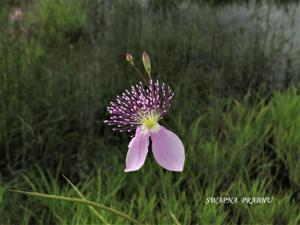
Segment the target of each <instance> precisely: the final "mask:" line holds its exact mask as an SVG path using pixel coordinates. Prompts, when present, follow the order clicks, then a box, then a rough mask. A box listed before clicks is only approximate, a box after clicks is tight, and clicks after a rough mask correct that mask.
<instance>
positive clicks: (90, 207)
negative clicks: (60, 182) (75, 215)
mask: <svg viewBox="0 0 300 225" xmlns="http://www.w3.org/2000/svg"><path fill="white" fill-rule="evenodd" d="M63 177H64V178H65V179H66V181H67V182H68V183H69V184H70V185H71V187H72V188H73V189H74V190H75V192H76V193H77V194H78V196H79V197H80V198H81V199H82V200H87V199H86V198H85V197H84V195H83V194H82V193H81V192H80V191H79V189H78V188H77V187H76V186H75V185H74V184H73V183H72V182H71V181H70V180H69V179H68V178H66V177H65V176H64V175H63ZM88 207H89V209H90V210H91V211H92V212H93V213H94V214H95V216H96V217H97V218H98V219H99V220H101V221H102V222H103V224H105V225H110V223H108V222H107V221H106V220H105V219H104V218H103V217H102V216H101V215H100V213H99V212H98V211H97V210H96V209H95V208H94V207H92V206H90V205H88Z"/></svg>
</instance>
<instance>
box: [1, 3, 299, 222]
mask: <svg viewBox="0 0 300 225" xmlns="http://www.w3.org/2000/svg"><path fill="white" fill-rule="evenodd" d="M299 44H300V6H299V4H298V1H291V0H289V1H287V0H269V1H267V0H266V1H251V0H248V1H239V0H222V1H221V0H165V1H160V0H140V1H139V0H127V1H123V0H114V1H108V0H35V1H33V0H23V1H21V0H20V1H17V0H1V2H0V54H1V57H0V58H1V60H0V224H130V223H129V222H127V221H125V220H123V219H122V218H118V217H116V216H115V215H112V214H109V213H108V212H102V211H100V214H101V217H100V219H99V218H98V217H97V216H95V215H94V214H93V212H91V211H90V209H89V208H87V207H86V206H83V205H75V204H72V203H66V202H59V201H50V200H48V201H45V200H40V199H35V198H32V197H31V198H29V197H26V196H21V195H19V194H16V193H12V192H10V191H9V190H10V189H12V188H14V189H20V190H27V191H37V192H42V193H48V194H57V195H64V196H72V197H76V196H77V195H76V192H75V191H74V190H73V189H72V188H71V187H70V186H69V185H68V183H67V182H66V181H65V180H64V179H63V177H62V175H65V176H66V177H68V178H69V179H70V180H71V181H72V182H73V183H74V184H76V185H77V187H78V188H79V189H80V190H81V191H82V192H83V194H84V195H85V197H86V198H87V199H89V200H92V201H96V202H99V203H102V204H105V205H107V206H110V207H113V208H116V209H119V210H121V211H123V212H125V213H127V214H129V215H131V216H132V217H134V218H137V219H139V220H140V221H142V222H143V223H145V224H176V223H175V222H174V221H175V220H174V218H173V217H172V216H170V213H169V212H172V215H174V216H175V218H177V220H178V221H179V222H180V223H181V224H255V223H256V224H295V225H296V224H299V223H300V214H299V212H300V206H299V200H300V192H299V191H300V174H299V171H300V164H299V160H300V147H299V146H300V96H299V89H298V88H299V80H300V61H299V59H300V58H299V50H300V48H299ZM144 50H145V51H147V52H148V54H149V55H150V57H151V62H152V68H153V77H154V78H155V79H159V80H161V81H164V82H166V83H167V84H169V85H170V87H171V88H172V89H173V91H174V92H175V96H174V98H173V101H172V105H171V108H170V110H169V113H168V115H167V116H166V117H165V118H164V120H163V121H162V124H164V125H165V126H167V127H169V128H170V129H171V130H173V131H174V132H176V133H177V134H178V135H179V137H180V138H181V139H182V140H183V142H184V145H185V148H186V165H185V169H184V171H183V172H182V173H171V172H167V171H164V170H163V169H161V168H160V167H159V166H158V165H157V164H156V163H155V161H154V160H153V157H152V155H151V154H149V155H150V157H148V159H147V161H146V163H145V165H144V167H143V168H142V169H141V170H140V171H138V172H135V173H129V174H127V173H126V174H125V173H124V172H123V170H124V166H125V157H126V152H127V146H128V143H129V141H130V139H131V137H130V134H120V133H117V132H113V131H112V129H111V128H110V127H106V126H105V125H104V124H103V121H104V120H105V119H107V118H108V114H107V112H106V106H108V103H109V102H110V101H113V100H114V98H115V96H116V95H117V94H120V93H121V92H122V91H123V90H125V89H127V88H128V87H130V85H133V84H136V83H137V82H139V77H138V76H137V74H136V72H135V71H134V69H133V68H132V67H130V66H129V65H128V63H127V62H126V60H125V54H126V52H130V53H131V54H132V55H133V57H134V59H135V62H136V64H137V65H138V66H139V67H140V68H142V64H141V54H142V52H143V51H144ZM161 174H162V175H163V176H161ZM158 181H159V182H158ZM162 188H165V189H166V192H167V197H166V196H163V195H162ZM213 196H215V197H218V196H219V197H221V196H223V197H226V196H231V197H235V196H237V197H267V196H269V197H273V202H272V203H271V204H253V205H250V204H241V203H238V204H234V205H231V204H205V201H206V198H207V197H213Z"/></svg>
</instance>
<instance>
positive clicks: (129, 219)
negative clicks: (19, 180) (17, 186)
mask: <svg viewBox="0 0 300 225" xmlns="http://www.w3.org/2000/svg"><path fill="white" fill-rule="evenodd" d="M10 191H12V192H16V193H20V194H24V195H29V196H34V197H39V198H44V199H52V200H61V201H66V202H73V203H78V204H85V205H90V206H92V207H95V208H98V209H102V210H106V211H108V212H110V213H113V214H115V215H117V216H119V217H122V218H124V219H126V220H128V221H130V222H132V223H134V224H142V223H141V222H139V221H138V220H136V219H134V218H132V217H130V216H128V215H127V214H125V213H123V212H120V211H118V210H116V209H114V208H111V207H107V206H105V205H102V204H98V203H95V202H92V201H87V200H82V199H80V198H70V197H64V196H58V195H48V194H41V193H38V192H28V191H19V190H10Z"/></svg>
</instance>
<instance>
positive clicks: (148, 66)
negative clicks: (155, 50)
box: [142, 52, 151, 76]
mask: <svg viewBox="0 0 300 225" xmlns="http://www.w3.org/2000/svg"><path fill="white" fill-rule="evenodd" d="M142 60H143V64H144V67H145V70H146V72H147V73H148V75H149V76H150V74H151V62H150V57H149V55H148V54H147V53H146V52H143V56H142Z"/></svg>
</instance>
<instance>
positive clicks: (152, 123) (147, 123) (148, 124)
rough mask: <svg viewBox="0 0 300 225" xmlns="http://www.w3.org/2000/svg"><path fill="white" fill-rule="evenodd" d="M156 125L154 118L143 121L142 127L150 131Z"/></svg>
mask: <svg viewBox="0 0 300 225" xmlns="http://www.w3.org/2000/svg"><path fill="white" fill-rule="evenodd" d="M156 124H157V121H156V120H155V118H152V117H150V118H147V119H145V120H144V121H143V125H144V126H145V127H146V128H148V129H149V130H150V129H152V128H153V127H154V126H155V125H156Z"/></svg>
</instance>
